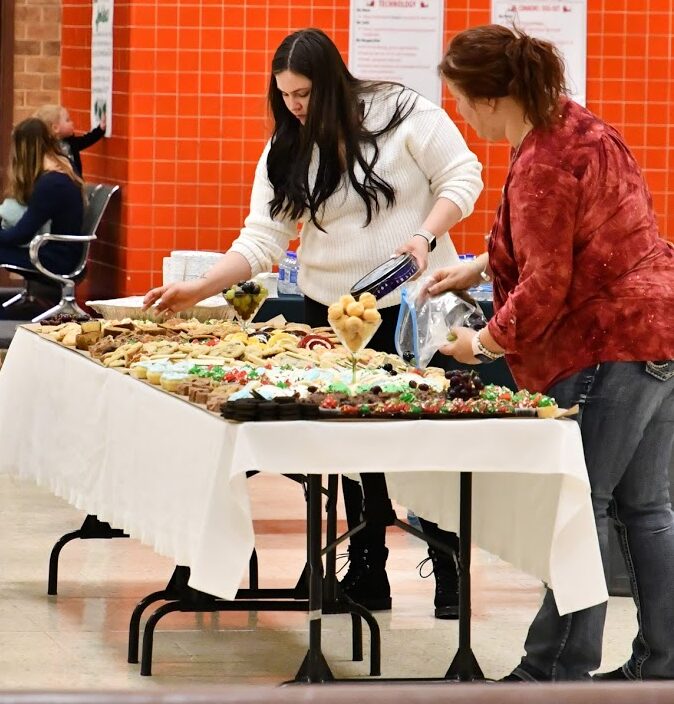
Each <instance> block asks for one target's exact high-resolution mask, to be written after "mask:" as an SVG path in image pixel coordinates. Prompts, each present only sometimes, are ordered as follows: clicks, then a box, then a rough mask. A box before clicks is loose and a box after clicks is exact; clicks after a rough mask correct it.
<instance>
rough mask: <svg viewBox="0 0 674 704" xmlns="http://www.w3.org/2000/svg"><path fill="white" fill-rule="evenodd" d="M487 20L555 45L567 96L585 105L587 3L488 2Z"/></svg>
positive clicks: (577, 0)
mask: <svg viewBox="0 0 674 704" xmlns="http://www.w3.org/2000/svg"><path fill="white" fill-rule="evenodd" d="M491 20H492V22H493V23H495V24H502V25H506V26H508V27H512V26H513V25H514V26H515V27H516V28H517V29H521V30H522V31H523V32H525V33H526V34H530V35H531V36H532V37H536V38H537V39H545V40H546V41H549V42H552V43H553V44H555V45H556V46H557V48H558V49H559V50H560V51H561V53H562V55H563V57H564V61H565V63H566V80H567V85H568V88H569V95H570V96H571V97H572V98H573V99H574V100H575V101H576V102H578V103H580V104H581V105H585V99H586V64H587V0H567V2H534V3H523V2H505V1H504V0H492V4H491Z"/></svg>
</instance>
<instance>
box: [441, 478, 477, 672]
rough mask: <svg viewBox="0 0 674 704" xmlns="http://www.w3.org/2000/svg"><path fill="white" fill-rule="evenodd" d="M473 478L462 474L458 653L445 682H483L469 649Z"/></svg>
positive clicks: (471, 651)
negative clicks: (451, 680) (450, 680)
mask: <svg viewBox="0 0 674 704" xmlns="http://www.w3.org/2000/svg"><path fill="white" fill-rule="evenodd" d="M472 508H473V475H472V474H471V473H470V472H461V495H460V499H459V567H460V570H459V649H458V651H457V653H456V655H455V656H454V660H452V664H451V665H450V666H449V670H447V674H446V675H445V677H446V678H448V679H451V678H458V679H460V680H461V681H464V682H466V681H470V680H483V679H484V674H483V673H482V670H481V669H480V666H479V665H478V662H477V660H476V658H475V654H474V653H473V650H472V648H471V646H470V617H471V613H470V542H471V528H472V526H471V523H472V517H473V511H472Z"/></svg>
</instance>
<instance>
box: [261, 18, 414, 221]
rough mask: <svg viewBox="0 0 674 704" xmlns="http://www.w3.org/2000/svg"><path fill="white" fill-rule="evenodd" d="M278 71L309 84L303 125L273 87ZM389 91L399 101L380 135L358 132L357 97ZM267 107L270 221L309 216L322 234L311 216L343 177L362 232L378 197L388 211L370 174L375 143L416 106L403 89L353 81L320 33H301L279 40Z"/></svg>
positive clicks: (383, 190)
mask: <svg viewBox="0 0 674 704" xmlns="http://www.w3.org/2000/svg"><path fill="white" fill-rule="evenodd" d="M283 71H292V72H293V73H296V74H299V75H301V76H304V77H306V78H308V79H309V80H310V81H311V83H312V85H311V96H310V98H309V108H308V111H307V117H306V122H305V124H304V125H301V124H300V122H299V120H298V119H297V118H296V117H294V116H293V115H292V114H291V113H290V111H289V110H288V108H287V107H286V105H285V103H284V102H283V97H282V95H281V91H279V89H278V88H277V86H276V78H275V76H276V75H277V74H279V73H282V72H283ZM395 85H397V86H398V87H399V88H400V93H399V95H398V98H397V100H396V107H395V110H394V113H393V116H392V117H391V119H390V120H389V121H388V123H387V124H386V125H384V126H383V127H382V128H380V129H377V130H373V131H369V130H367V129H365V127H364V126H363V118H364V117H365V115H364V114H363V109H364V108H363V103H362V101H361V95H362V94H364V93H366V92H373V91H378V90H384V89H387V88H389V89H390V87H391V86H395ZM268 99H269V106H270V109H271V112H272V114H273V116H274V133H273V134H272V138H271V147H270V150H269V154H268V156H267V172H268V176H269V181H270V182H271V184H272V186H273V188H274V197H273V198H272V199H271V201H270V202H269V208H270V213H271V216H272V217H273V218H276V217H278V216H282V217H289V218H291V219H293V220H298V219H299V218H300V217H301V216H302V214H303V213H305V212H307V211H308V213H309V218H310V220H311V222H313V223H314V225H316V227H318V228H319V229H321V230H322V229H323V228H322V227H321V226H320V225H319V223H318V211H319V209H320V208H321V206H322V205H323V204H324V203H325V201H326V200H327V199H328V198H329V197H330V196H331V195H332V194H333V193H334V192H335V191H336V190H337V189H338V188H339V185H340V181H341V179H342V173H343V171H344V170H346V173H347V174H348V177H349V180H350V181H351V185H352V186H353V188H354V190H355V191H356V193H358V195H359V196H360V197H361V198H362V200H363V202H364V204H365V209H366V219H365V225H369V224H370V221H371V220H372V214H373V212H379V208H380V203H379V195H380V194H381V195H383V197H384V199H385V200H386V205H387V207H388V206H391V205H393V203H395V191H394V189H393V188H392V187H391V186H390V185H389V184H388V183H387V182H386V181H385V180H384V179H382V178H381V177H380V176H378V175H377V173H376V172H375V170H374V167H375V165H376V163H377V160H378V159H379V147H378V145H377V139H378V137H380V136H381V135H383V134H385V133H387V132H390V131H391V130H393V129H395V128H396V127H397V126H398V125H400V123H401V122H402V121H403V120H404V119H405V118H406V117H407V116H408V115H409V113H410V112H411V110H412V109H413V108H414V103H415V102H416V97H415V96H414V94H411V93H406V94H403V86H400V85H399V84H392V83H386V82H369V81H361V80H358V79H357V78H355V77H354V76H352V75H351V73H350V72H349V70H348V69H347V67H346V65H345V64H344V60H343V59H342V57H341V55H340V53H339V51H338V49H337V47H336V46H335V45H334V43H333V42H332V40H331V39H330V38H329V37H328V36H327V35H326V34H325V33H324V32H322V31H321V30H320V29H302V30H300V31H298V32H294V33H293V34H291V35H289V36H288V37H286V38H285V39H284V40H283V42H281V45H280V46H279V48H278V49H277V50H276V53H275V54H274V58H273V60H272V64H271V76H270V79H269V95H268ZM314 145H317V146H318V153H319V158H318V171H317V173H316V181H315V183H314V185H313V187H312V186H311V185H310V183H309V164H310V163H311V157H312V153H313V150H314ZM364 145H369V146H370V147H371V148H372V157H371V158H370V159H369V160H368V159H366V158H365V156H363V146H364ZM356 165H358V166H360V168H361V169H362V170H363V172H364V174H365V177H364V179H363V180H362V182H360V181H358V179H357V178H356V175H355V167H356Z"/></svg>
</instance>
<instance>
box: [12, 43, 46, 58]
mask: <svg viewBox="0 0 674 704" xmlns="http://www.w3.org/2000/svg"><path fill="white" fill-rule="evenodd" d="M14 53H15V54H18V55H21V56H40V55H41V54H42V45H41V44H40V42H37V41H33V40H30V39H28V40H26V39H19V40H18V41H16V42H15V44H14Z"/></svg>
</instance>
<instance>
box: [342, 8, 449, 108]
mask: <svg viewBox="0 0 674 704" xmlns="http://www.w3.org/2000/svg"><path fill="white" fill-rule="evenodd" d="M443 19H444V0H351V16H350V23H349V25H350V26H349V70H350V71H351V73H353V74H354V76H356V77H357V78H365V79H380V80H386V81H397V82H398V83H402V84H404V85H406V86H408V87H410V88H413V89H414V90H416V91H417V92H419V93H421V95H423V96H424V97H426V98H428V99H429V100H432V101H433V102H434V103H437V104H438V105H439V104H440V101H441V99H442V82H441V80H440V76H439V75H438V70H437V67H438V63H440V59H441V58H442V50H443V45H442V42H443V36H442V29H443Z"/></svg>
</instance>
